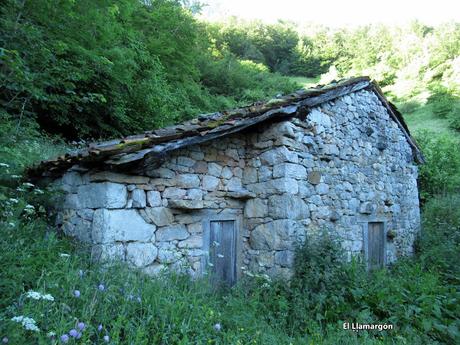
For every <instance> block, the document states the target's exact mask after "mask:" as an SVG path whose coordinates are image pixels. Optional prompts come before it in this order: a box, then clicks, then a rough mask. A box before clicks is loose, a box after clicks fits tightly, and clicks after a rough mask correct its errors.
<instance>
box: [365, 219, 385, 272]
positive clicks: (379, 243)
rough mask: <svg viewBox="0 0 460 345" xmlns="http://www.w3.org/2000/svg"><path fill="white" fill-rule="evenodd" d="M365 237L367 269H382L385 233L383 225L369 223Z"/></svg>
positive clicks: (380, 223)
mask: <svg viewBox="0 0 460 345" xmlns="http://www.w3.org/2000/svg"><path fill="white" fill-rule="evenodd" d="M367 236H368V238H367V243H368V252H367V258H368V262H369V269H371V270H372V269H375V268H382V267H383V266H384V264H385V231H384V226H383V223H382V222H374V223H369V225H368V231H367Z"/></svg>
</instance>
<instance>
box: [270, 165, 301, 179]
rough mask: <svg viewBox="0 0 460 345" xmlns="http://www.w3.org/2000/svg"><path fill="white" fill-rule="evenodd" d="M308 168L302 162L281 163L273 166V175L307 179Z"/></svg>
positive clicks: (275, 176)
mask: <svg viewBox="0 0 460 345" xmlns="http://www.w3.org/2000/svg"><path fill="white" fill-rule="evenodd" d="M306 174H307V169H305V167H303V166H302V165H300V164H293V163H281V164H277V165H275V166H274V167H273V177H274V178H278V177H291V178H295V179H305V178H306Z"/></svg>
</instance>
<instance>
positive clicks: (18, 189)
mask: <svg viewBox="0 0 460 345" xmlns="http://www.w3.org/2000/svg"><path fill="white" fill-rule="evenodd" d="M16 190H17V191H18V192H25V191H26V190H25V189H24V188H21V187H18V188H16Z"/></svg>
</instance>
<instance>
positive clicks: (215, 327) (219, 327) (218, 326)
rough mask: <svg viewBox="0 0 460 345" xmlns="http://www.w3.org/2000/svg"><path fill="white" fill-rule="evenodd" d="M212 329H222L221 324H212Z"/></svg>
mask: <svg viewBox="0 0 460 345" xmlns="http://www.w3.org/2000/svg"><path fill="white" fill-rule="evenodd" d="M214 329H215V330H216V331H218V332H219V331H220V330H221V329H222V326H221V325H220V323H216V324H215V325H214Z"/></svg>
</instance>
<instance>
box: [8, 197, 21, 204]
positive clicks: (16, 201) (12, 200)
mask: <svg viewBox="0 0 460 345" xmlns="http://www.w3.org/2000/svg"><path fill="white" fill-rule="evenodd" d="M9 200H10V201H11V202H12V203H13V204H17V203H18V202H19V200H18V199H15V198H9Z"/></svg>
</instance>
